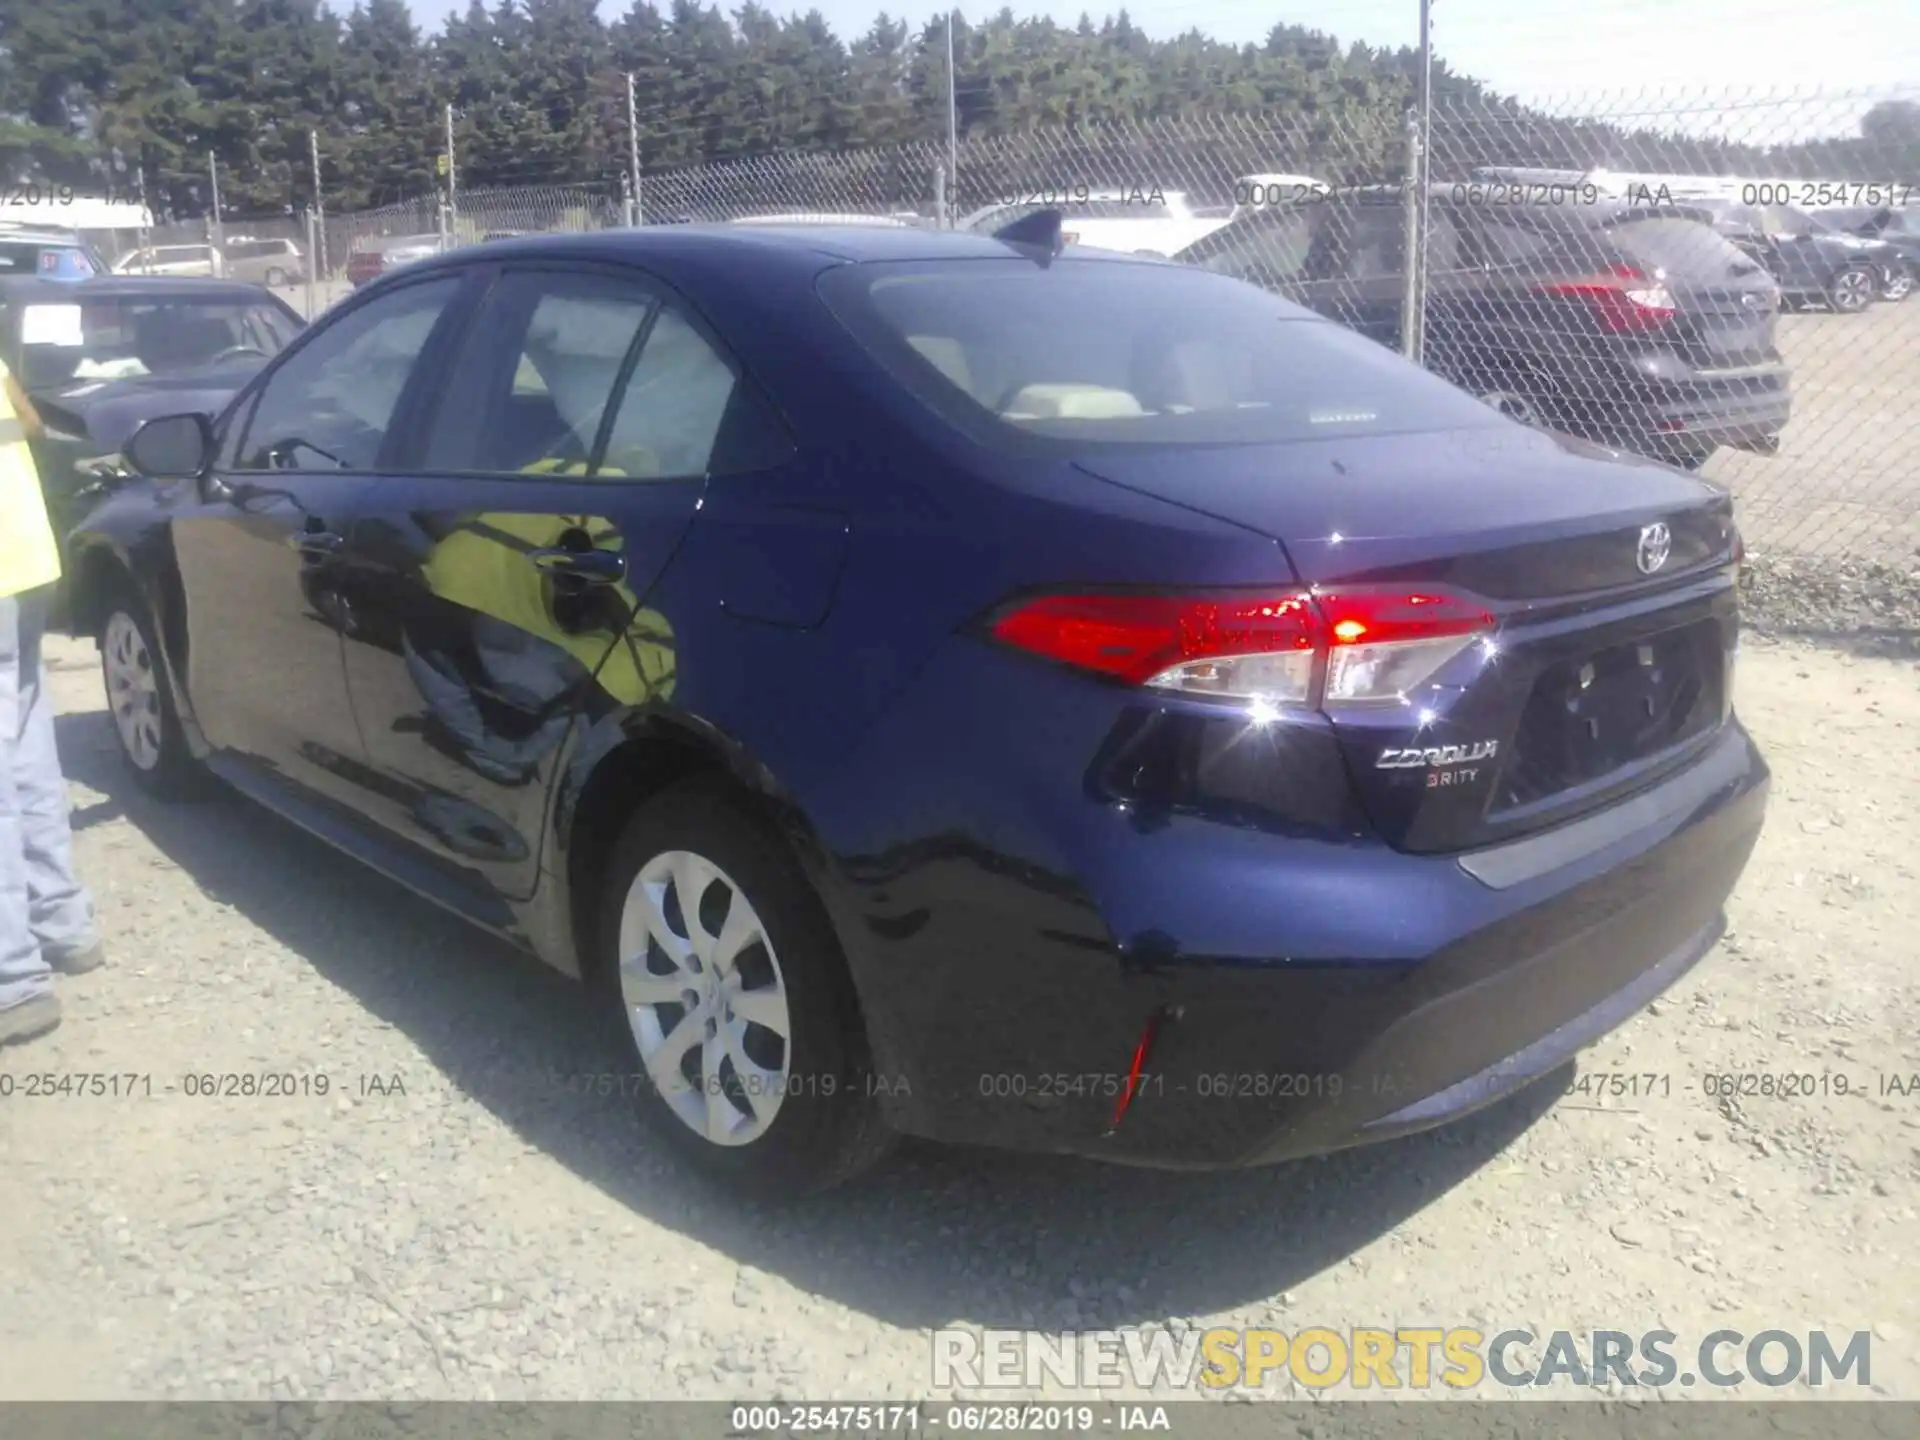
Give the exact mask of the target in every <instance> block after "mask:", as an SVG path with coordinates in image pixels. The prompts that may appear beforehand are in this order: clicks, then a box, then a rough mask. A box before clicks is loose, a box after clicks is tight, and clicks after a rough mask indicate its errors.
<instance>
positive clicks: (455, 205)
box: [447, 105, 460, 238]
mask: <svg viewBox="0 0 1920 1440" xmlns="http://www.w3.org/2000/svg"><path fill="white" fill-rule="evenodd" d="M459 219H460V200H459V190H458V188H457V177H456V174H455V171H454V168H453V106H452V105H448V106H447V235H448V236H449V238H451V237H453V236H455V235H456V234H457V233H458V230H457V222H458V220H459Z"/></svg>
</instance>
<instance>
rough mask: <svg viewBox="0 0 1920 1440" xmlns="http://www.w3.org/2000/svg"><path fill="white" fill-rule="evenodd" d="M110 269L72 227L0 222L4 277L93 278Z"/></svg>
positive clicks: (0, 269)
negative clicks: (49, 227)
mask: <svg viewBox="0 0 1920 1440" xmlns="http://www.w3.org/2000/svg"><path fill="white" fill-rule="evenodd" d="M106 273H107V262H106V261H105V260H104V259H102V258H101V256H100V252H99V251H98V250H95V249H94V248H93V246H91V245H89V244H88V243H87V242H86V241H85V240H83V239H81V238H80V236H79V235H77V234H75V233H74V232H73V231H71V230H58V229H47V228H45V227H43V226H37V225H14V224H5V223H0V279H11V278H17V277H23V276H37V277H39V278H40V279H42V280H58V281H69V282H71V281H75V280H89V279H92V278H93V277H94V276H95V275H105V274H106Z"/></svg>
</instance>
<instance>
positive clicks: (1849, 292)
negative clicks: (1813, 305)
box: [1827, 265, 1880, 315]
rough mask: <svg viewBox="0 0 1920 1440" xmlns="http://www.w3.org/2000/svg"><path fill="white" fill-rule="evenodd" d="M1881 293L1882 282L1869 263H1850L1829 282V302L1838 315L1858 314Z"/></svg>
mask: <svg viewBox="0 0 1920 1440" xmlns="http://www.w3.org/2000/svg"><path fill="white" fill-rule="evenodd" d="M1879 293H1880V282H1879V280H1878V279H1877V278H1876V277H1875V275H1874V273H1873V268H1872V267H1871V266H1869V265H1849V266H1848V267H1847V268H1846V269H1844V270H1842V271H1841V272H1840V273H1839V274H1838V275H1836V276H1834V277H1833V279H1832V280H1831V281H1829V282H1828V284H1827V304H1828V306H1829V307H1830V308H1831V309H1832V310H1833V312H1834V314H1836V315H1858V314H1859V313H1860V312H1861V311H1862V310H1865V309H1866V308H1867V307H1868V306H1869V305H1871V304H1873V302H1874V299H1875V298H1876V297H1877V296H1878V295H1879Z"/></svg>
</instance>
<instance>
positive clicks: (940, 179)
mask: <svg viewBox="0 0 1920 1440" xmlns="http://www.w3.org/2000/svg"><path fill="white" fill-rule="evenodd" d="M933 223H934V225H935V226H936V227H937V228H939V229H941V230H947V229H951V228H952V219H951V217H950V216H949V215H948V214H947V167H946V166H944V165H936V166H934V167H933Z"/></svg>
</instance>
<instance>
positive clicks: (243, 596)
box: [172, 276, 461, 801]
mask: <svg viewBox="0 0 1920 1440" xmlns="http://www.w3.org/2000/svg"><path fill="white" fill-rule="evenodd" d="M460 288H461V281H460V279H458V278H457V277H455V276H440V277H434V278H432V279H428V280H424V281H422V282H419V283H416V284H414V285H409V286H403V287H401V288H400V289H398V290H394V291H389V292H388V293H387V294H385V295H382V296H380V297H378V298H377V299H375V300H374V301H372V302H371V303H369V304H366V305H360V306H355V307H354V308H353V309H351V310H350V311H348V312H346V313H345V314H342V315H340V316H338V317H337V318H335V319H334V320H332V321H331V322H329V323H326V324H322V325H320V326H317V327H315V329H313V330H312V331H310V332H308V335H307V336H306V337H305V339H304V341H303V342H302V343H300V344H298V345H296V346H295V347H293V348H291V349H290V350H289V351H288V352H287V354H286V356H285V357H284V359H282V360H281V361H280V362H278V363H277V364H276V365H275V366H273V367H272V368H271V369H270V370H269V371H268V372H266V374H265V375H263V376H262V378H261V379H260V380H259V381H258V382H256V383H255V385H254V386H253V387H251V389H250V390H249V391H248V393H247V395H246V397H245V398H244V399H243V400H242V401H241V403H240V404H239V405H238V406H236V408H235V410H234V412H233V413H232V414H231V415H230V416H229V417H228V419H227V421H226V429H225V434H224V435H223V437H222V443H221V447H220V453H219V455H218V456H217V458H216V462H215V467H214V469H213V471H212V472H211V474H210V476H209V478H208V480H207V481H206V482H204V483H203V484H202V486H201V488H200V492H199V496H200V498H199V501H198V503H196V504H194V505H192V506H190V507H188V508H187V509H185V510H183V511H182V512H180V513H178V514H177V515H176V517H175V519H174V521H173V526H172V529H173V543H174V552H175V557H176V560H177V563H178V567H179V575H180V582H181V587H182V590H183V593H184V599H185V605H186V614H187V634H188V637H189V645H188V649H187V693H188V696H189V698H190V700H191V702H192V706H193V711H194V714H195V717H196V719H197V720H198V722H199V724H200V727H201V729H202V731H203V732H204V733H205V735H206V738H207V741H208V743H209V744H210V745H211V746H212V747H213V749H214V751H215V752H216V760H217V761H229V762H233V763H236V764H239V765H241V766H244V767H249V768H250V769H251V770H253V771H254V772H256V774H259V775H262V776H264V777H265V778H266V779H267V780H268V781H269V782H271V781H273V780H276V779H277V780H278V781H279V782H281V783H284V784H286V785H290V786H293V787H294V788H296V789H298V790H300V791H303V792H307V793H308V794H310V795H317V796H319V797H322V798H328V799H333V800H341V799H345V800H348V801H351V800H352V799H353V798H354V797H355V795H356V793H357V791H356V787H355V784H354V782H353V779H352V775H353V772H354V767H355V766H357V765H358V764H359V763H360V762H361V758H362V755H363V752H364V747H363V745H362V743H361V740H360V734H359V731H358V729H357V727H356V726H355V724H354V719H353V710H352V706H351V705H350V703H349V701H348V698H347V688H346V681H345V674H344V671H343V669H342V664H341V649H340V626H341V624H342V622H343V618H344V612H343V609H342V605H341V596H340V589H339V586H338V584H337V559H336V554H335V552H336V551H337V550H338V548H339V547H340V546H341V545H342V544H343V543H344V539H345V532H346V529H347V527H348V526H349V525H350V523H351V517H352V516H353V514H354V513H355V510H356V507H357V506H358V504H359V497H360V494H361V492H362V490H363V489H364V487H366V486H367V485H368V484H369V483H370V481H371V480H372V479H373V478H374V477H375V476H376V475H377V474H378V473H379V471H380V466H381V464H382V461H383V459H384V457H385V456H386V454H387V453H388V447H389V443H390V440H391V438H392V436H391V430H392V420H393V417H394V416H395V415H396V414H398V413H400V408H401V400H402V398H403V396H404V395H405V393H406V391H407V389H408V387H409V385H410V384H412V383H413V382H414V379H415V375H416V366H417V365H420V364H421V363H423V361H425V360H427V359H429V358H430V357H431V356H432V354H433V352H434V343H433V342H434V341H435V340H436V338H437V337H438V336H439V335H440V334H441V327H442V326H443V325H445V324H446V323H448V322H449V321H450V319H451V317H452V316H453V314H454V313H455V308H454V302H455V298H456V296H457V294H458V292H459V290H460Z"/></svg>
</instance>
